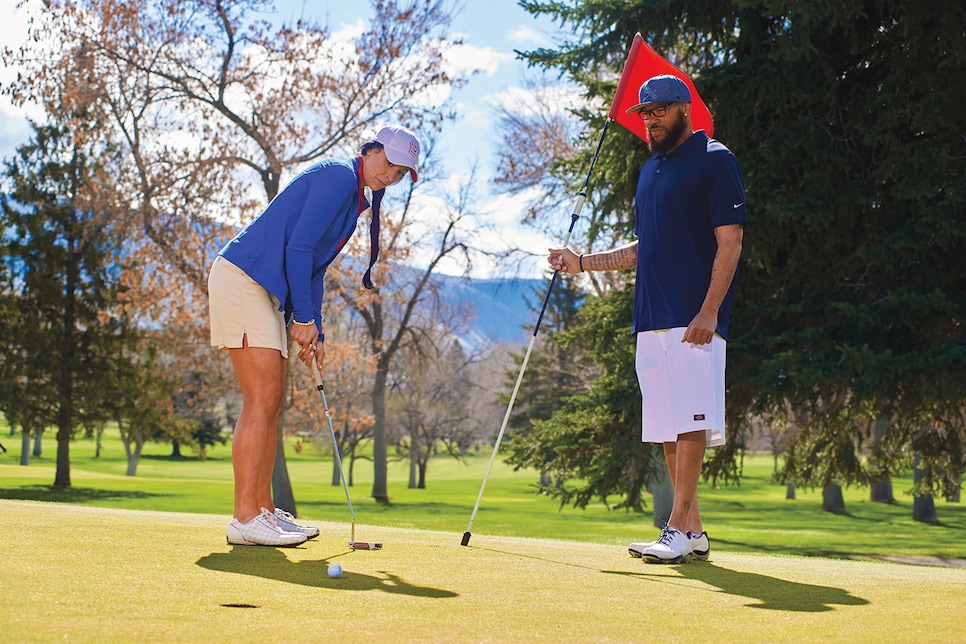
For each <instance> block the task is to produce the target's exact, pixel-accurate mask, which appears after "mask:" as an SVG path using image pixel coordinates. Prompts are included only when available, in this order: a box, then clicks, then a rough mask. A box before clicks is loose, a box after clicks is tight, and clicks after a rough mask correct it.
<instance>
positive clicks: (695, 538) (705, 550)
mask: <svg viewBox="0 0 966 644" xmlns="http://www.w3.org/2000/svg"><path fill="white" fill-rule="evenodd" d="M688 536H689V537H691V558H692V559H698V560H700V561H707V560H708V557H710V556H711V542H710V541H709V540H708V531H707V530H705V531H704V532H702V533H701V534H694V533H693V532H689V533H688Z"/></svg>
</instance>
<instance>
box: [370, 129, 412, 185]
mask: <svg viewBox="0 0 966 644" xmlns="http://www.w3.org/2000/svg"><path fill="white" fill-rule="evenodd" d="M376 141H379V143H382V147H383V148H384V149H385V151H386V158H387V159H389V162H390V163H393V164H395V165H401V166H405V167H407V168H409V176H410V177H412V179H413V182H414V183H415V182H416V179H418V177H419V175H418V174H417V169H418V168H419V140H418V139H417V138H416V135H415V134H413V133H412V132H411V131H409V130H407V129H406V128H404V127H401V126H399V125H387V126H386V127H384V128H382V129H381V130H379V134H377V135H376Z"/></svg>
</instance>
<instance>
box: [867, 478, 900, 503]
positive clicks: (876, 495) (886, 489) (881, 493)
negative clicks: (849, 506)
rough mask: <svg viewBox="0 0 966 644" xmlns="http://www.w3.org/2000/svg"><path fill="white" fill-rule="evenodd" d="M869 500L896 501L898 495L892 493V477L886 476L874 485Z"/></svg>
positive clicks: (878, 501)
mask: <svg viewBox="0 0 966 644" xmlns="http://www.w3.org/2000/svg"><path fill="white" fill-rule="evenodd" d="M869 500H870V501H872V502H874V503H895V502H896V497H895V496H893V494H892V479H890V478H889V477H886V478H884V479H882V480H881V481H879V482H878V483H876V484H875V485H873V486H872V491H871V493H870V495H869Z"/></svg>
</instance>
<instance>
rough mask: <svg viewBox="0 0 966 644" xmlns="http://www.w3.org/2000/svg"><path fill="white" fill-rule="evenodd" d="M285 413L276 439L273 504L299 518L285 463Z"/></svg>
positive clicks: (281, 415)
mask: <svg viewBox="0 0 966 644" xmlns="http://www.w3.org/2000/svg"><path fill="white" fill-rule="evenodd" d="M284 418H285V412H284V411H283V412H282V413H281V414H279V418H278V436H277V437H276V439H275V467H273V468H272V503H274V504H275V507H276V508H282V509H284V510H286V511H287V512H291V513H292V516H296V517H297V516H298V510H297V509H296V508H295V493H294V492H292V481H291V479H289V476H288V466H287V465H286V463H285V442H284V440H283V437H284V436H285V431H284V429H283V427H284Z"/></svg>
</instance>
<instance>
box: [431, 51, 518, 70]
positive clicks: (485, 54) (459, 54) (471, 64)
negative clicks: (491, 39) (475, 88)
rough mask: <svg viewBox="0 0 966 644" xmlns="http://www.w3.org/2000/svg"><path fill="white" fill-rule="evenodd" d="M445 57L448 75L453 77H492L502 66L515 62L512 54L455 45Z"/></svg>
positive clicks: (444, 62) (444, 64) (445, 67)
mask: <svg viewBox="0 0 966 644" xmlns="http://www.w3.org/2000/svg"><path fill="white" fill-rule="evenodd" d="M445 56H446V58H445V60H444V61H443V67H444V69H445V70H446V72H447V73H449V74H453V75H462V74H472V73H477V72H479V73H482V74H484V75H486V76H491V77H492V76H494V75H495V74H496V73H497V71H499V69H500V65H503V64H504V63H508V62H513V60H514V55H513V54H512V53H507V52H500V51H496V50H495V49H492V48H490V47H477V46H476V45H468V44H462V45H454V46H453V47H451V48H450V49H449V51H447V52H446V54H445Z"/></svg>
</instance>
